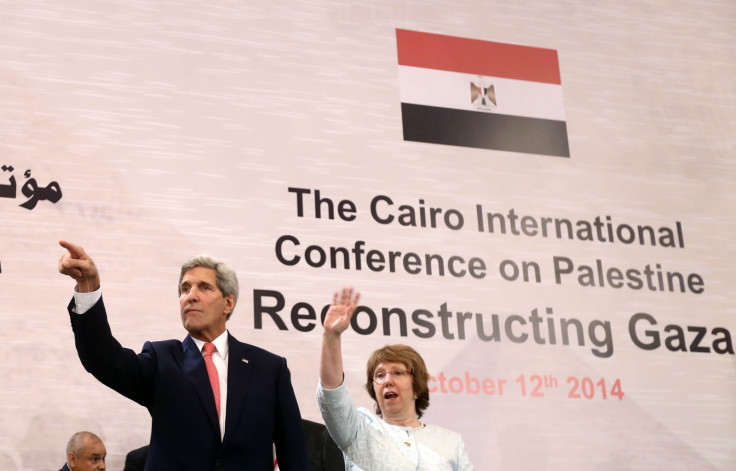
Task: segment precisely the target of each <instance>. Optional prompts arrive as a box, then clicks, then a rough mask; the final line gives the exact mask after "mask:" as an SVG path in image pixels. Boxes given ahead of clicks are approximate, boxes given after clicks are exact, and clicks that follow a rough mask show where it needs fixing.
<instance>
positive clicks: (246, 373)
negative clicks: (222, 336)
mask: <svg viewBox="0 0 736 471" xmlns="http://www.w3.org/2000/svg"><path fill="white" fill-rule="evenodd" d="M249 350H250V346H249V345H247V344H244V343H241V342H238V341H237V340H236V339H235V337H233V336H232V335H228V360H227V415H226V416H225V439H224V440H223V445H225V443H226V442H227V441H228V438H229V436H230V434H231V433H232V430H233V427H235V426H236V425H237V421H238V420H239V419H240V416H241V412H242V410H243V407H244V405H245V396H246V394H245V393H246V391H247V390H248V387H249V385H250V381H251V376H252V373H253V365H251V363H250V362H251V361H252V360H251V359H250V358H249V357H248V352H249Z"/></svg>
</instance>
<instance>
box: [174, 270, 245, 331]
mask: <svg viewBox="0 0 736 471" xmlns="http://www.w3.org/2000/svg"><path fill="white" fill-rule="evenodd" d="M180 289H181V295H180V296H179V307H180V312H181V323H182V324H183V325H184V328H185V329H187V331H188V332H189V334H190V335H191V336H192V337H194V338H196V339H198V340H204V341H205V342H211V341H213V340H214V339H216V338H217V337H218V336H219V335H220V334H222V333H223V332H225V321H226V320H227V315H228V314H230V313H231V312H232V310H233V308H234V307H235V296H233V295H230V296H228V297H223V296H222V292H221V291H220V289H219V288H218V287H217V275H216V273H215V270H213V269H212V268H205V267H195V268H192V269H191V270H189V271H187V272H186V273H184V276H183V277H182V279H181V286H180Z"/></svg>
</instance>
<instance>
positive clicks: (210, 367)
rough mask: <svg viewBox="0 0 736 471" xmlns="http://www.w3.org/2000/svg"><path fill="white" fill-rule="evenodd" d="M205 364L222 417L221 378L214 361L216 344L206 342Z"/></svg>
mask: <svg viewBox="0 0 736 471" xmlns="http://www.w3.org/2000/svg"><path fill="white" fill-rule="evenodd" d="M202 350H204V364H205V366H206V367H207V376H209V377H210V384H211V385H212V392H213V393H214V395H215V407H216V408H217V417H220V379H219V377H218V376H217V368H215V363H214V362H213V361H212V354H213V353H215V350H216V348H215V344H213V343H209V342H207V343H205V344H204V348H203V349H202Z"/></svg>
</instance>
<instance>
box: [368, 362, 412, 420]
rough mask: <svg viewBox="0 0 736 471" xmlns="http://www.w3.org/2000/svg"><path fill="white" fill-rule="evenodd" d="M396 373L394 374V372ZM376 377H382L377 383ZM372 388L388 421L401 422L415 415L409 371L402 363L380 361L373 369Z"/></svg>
mask: <svg viewBox="0 0 736 471" xmlns="http://www.w3.org/2000/svg"><path fill="white" fill-rule="evenodd" d="M395 373H396V374H395ZM376 377H382V378H383V383H382V384H378V382H376V381H375V378H376ZM373 378H374V381H373V389H374V391H375V392H376V400H377V401H378V407H379V408H380V409H381V414H382V415H383V418H384V420H386V422H388V423H396V422H399V423H403V422H405V421H407V420H413V419H415V418H416V416H417V411H416V408H415V406H414V387H413V378H412V374H411V371H409V369H408V368H407V367H406V365H404V364H403V363H395V362H390V361H387V362H381V363H379V364H378V365H377V366H376V369H375V370H374V371H373Z"/></svg>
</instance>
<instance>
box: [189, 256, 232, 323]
mask: <svg viewBox="0 0 736 471" xmlns="http://www.w3.org/2000/svg"><path fill="white" fill-rule="evenodd" d="M197 267H202V268H211V269H213V270H215V277H216V279H217V289H219V290H220V292H221V293H222V296H223V297H224V298H226V297H228V296H230V295H233V296H234V297H235V304H234V305H233V310H234V308H235V305H236V304H238V295H239V293H240V286H239V285H238V275H237V274H236V273H235V270H233V269H232V268H230V267H229V266H227V265H225V264H224V263H223V262H218V261H217V260H215V259H214V258H212V257H210V256H209V255H197V256H196V257H192V258H190V259H189V260H187V261H186V262H184V265H182V266H181V273H180V274H179V286H178V287H177V289H178V291H179V296H181V280H182V279H183V278H184V275H185V274H186V272H188V271H189V270H191V269H193V268H197ZM232 314H233V311H230V314H228V315H227V320H230V316H231V315H232Z"/></svg>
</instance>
